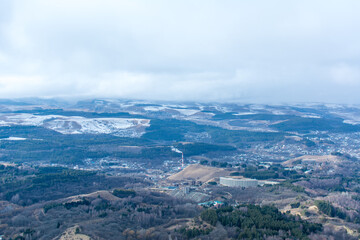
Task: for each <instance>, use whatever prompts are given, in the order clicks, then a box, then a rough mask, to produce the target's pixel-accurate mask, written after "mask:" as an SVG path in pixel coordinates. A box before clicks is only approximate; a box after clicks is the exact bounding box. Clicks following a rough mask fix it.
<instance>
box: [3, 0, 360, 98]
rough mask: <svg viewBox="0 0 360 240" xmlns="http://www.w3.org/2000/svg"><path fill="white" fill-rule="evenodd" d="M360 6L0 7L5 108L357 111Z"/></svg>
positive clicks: (64, 1)
mask: <svg viewBox="0 0 360 240" xmlns="http://www.w3.org/2000/svg"><path fill="white" fill-rule="evenodd" d="M359 13H360V1H358V0H352V1H351V0H338V1H331V0H317V1H314V0H301V1H291V0H272V1H269V0H256V1H247V0H243V1H241V0H221V1H220V0H218V1H212V0H204V1H202V0H171V1H169V0H163V1H161V0H159V1H158V0H151V1H148V0H143V1H140V0H128V1H124V0H0V98H12V97H32V96H37V97H76V98H90V97H106V98H110V97H119V98H133V99H153V100H193V101H239V102H263V103H269V102H271V103H278V102H332V103H357V104H360V14H359Z"/></svg>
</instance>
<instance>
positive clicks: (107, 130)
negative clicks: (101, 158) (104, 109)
mask: <svg viewBox="0 0 360 240" xmlns="http://www.w3.org/2000/svg"><path fill="white" fill-rule="evenodd" d="M1 118H2V119H1V120H0V126H9V125H10V126H11V125H22V126H41V127H45V128H48V129H51V130H54V131H57V132H60V133H62V134H85V133H87V134H112V135H116V136H124V137H139V136H141V135H142V134H144V133H145V128H146V127H149V126H150V120H149V119H137V118H85V117H80V116H69V117H68V116H60V115H45V116H41V115H33V114H15V115H9V116H2V117H1Z"/></svg>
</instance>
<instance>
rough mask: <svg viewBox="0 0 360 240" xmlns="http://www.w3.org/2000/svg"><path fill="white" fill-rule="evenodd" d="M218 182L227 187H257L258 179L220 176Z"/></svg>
mask: <svg viewBox="0 0 360 240" xmlns="http://www.w3.org/2000/svg"><path fill="white" fill-rule="evenodd" d="M220 184H221V185H224V186H228V187H245V188H247V187H257V186H258V185H259V181H258V180H256V179H250V178H227V177H220Z"/></svg>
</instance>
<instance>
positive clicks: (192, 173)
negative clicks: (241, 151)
mask: <svg viewBox="0 0 360 240" xmlns="http://www.w3.org/2000/svg"><path fill="white" fill-rule="evenodd" d="M229 174H230V171H227V170H225V169H223V168H215V167H209V166H203V165H200V164H193V165H190V166H187V167H186V168H185V169H183V170H182V171H180V172H178V173H176V174H174V175H171V176H170V177H168V179H169V180H173V181H182V180H196V181H202V182H207V181H209V180H211V179H213V178H216V177H225V176H228V175H229Z"/></svg>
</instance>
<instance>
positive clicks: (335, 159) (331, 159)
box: [282, 155, 343, 166]
mask: <svg viewBox="0 0 360 240" xmlns="http://www.w3.org/2000/svg"><path fill="white" fill-rule="evenodd" d="M298 161H301V162H317V163H324V162H328V163H333V164H337V163H340V162H342V161H343V159H342V158H341V157H339V156H334V155H324V156H318V155H304V156H301V157H298V158H293V159H290V160H288V161H285V162H283V163H282V164H283V165H284V166H294V165H296V162H298Z"/></svg>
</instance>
